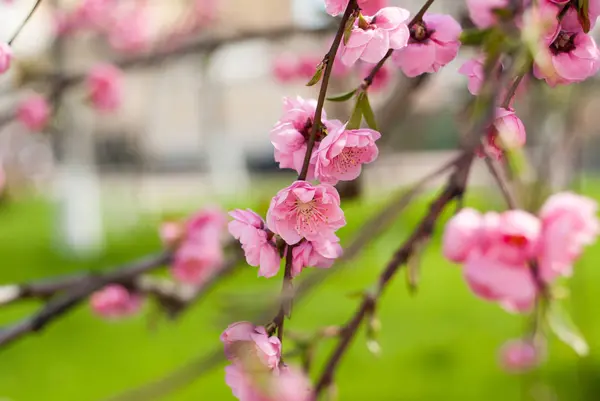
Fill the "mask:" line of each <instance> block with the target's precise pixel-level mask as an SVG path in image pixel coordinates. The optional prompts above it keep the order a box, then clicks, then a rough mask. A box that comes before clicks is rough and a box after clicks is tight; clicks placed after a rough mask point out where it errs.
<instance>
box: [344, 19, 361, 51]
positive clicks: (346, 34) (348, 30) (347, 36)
mask: <svg viewBox="0 0 600 401" xmlns="http://www.w3.org/2000/svg"><path fill="white" fill-rule="evenodd" d="M357 17H358V11H354V12H353V13H352V15H350V18H348V21H347V22H346V25H345V26H344V45H347V44H348V41H349V40H350V35H352V28H354V21H356V18H357Z"/></svg>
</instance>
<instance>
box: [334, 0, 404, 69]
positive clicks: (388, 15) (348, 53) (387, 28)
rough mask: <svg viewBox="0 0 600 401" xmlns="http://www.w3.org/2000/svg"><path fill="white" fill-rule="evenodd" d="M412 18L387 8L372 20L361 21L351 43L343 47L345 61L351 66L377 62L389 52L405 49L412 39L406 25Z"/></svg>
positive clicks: (361, 19)
mask: <svg viewBox="0 0 600 401" xmlns="http://www.w3.org/2000/svg"><path fill="white" fill-rule="evenodd" d="M409 16H410V13H409V12H408V10H405V9H403V8H400V7H385V8H382V9H381V10H379V11H378V12H377V13H376V14H375V15H373V16H372V17H370V16H365V17H362V18H358V19H357V21H356V23H355V26H354V28H353V29H352V34H351V36H350V39H349V40H348V43H346V45H344V44H342V52H341V60H342V62H343V63H344V64H346V65H348V66H350V65H353V64H354V63H355V62H356V61H357V60H359V59H361V60H363V61H365V62H367V63H377V62H379V60H381V59H382V58H383V56H385V54H386V53H387V51H388V50H389V49H396V50H397V49H401V48H403V47H405V46H406V45H407V44H408V39H409V37H410V32H409V30H408V27H407V26H406V21H407V20H408V18H409Z"/></svg>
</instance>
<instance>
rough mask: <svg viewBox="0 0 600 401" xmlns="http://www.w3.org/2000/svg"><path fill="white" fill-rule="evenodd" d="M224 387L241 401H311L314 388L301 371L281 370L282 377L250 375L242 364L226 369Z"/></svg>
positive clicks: (251, 373)
mask: <svg viewBox="0 0 600 401" xmlns="http://www.w3.org/2000/svg"><path fill="white" fill-rule="evenodd" d="M225 383H227V385H228V386H229V387H230V388H231V392H232V393H233V395H234V396H235V397H236V398H237V399H239V400H240V401H310V400H311V399H312V386H311V383H310V381H309V380H308V378H307V377H306V376H305V375H304V374H303V373H302V372H300V371H298V370H296V369H291V368H289V367H287V366H282V367H281V370H280V373H279V374H272V373H269V372H264V371H258V372H257V371H248V370H247V369H244V367H243V366H242V365H240V364H232V365H229V366H226V367H225Z"/></svg>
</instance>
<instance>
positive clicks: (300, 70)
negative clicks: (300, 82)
mask: <svg viewBox="0 0 600 401" xmlns="http://www.w3.org/2000/svg"><path fill="white" fill-rule="evenodd" d="M321 60H322V58H321V57H320V56H317V55H313V54H304V55H301V56H300V57H299V58H298V64H297V66H296V74H297V76H298V77H300V78H301V79H306V80H309V79H311V78H312V77H313V75H315V72H316V71H317V66H318V65H319V63H321Z"/></svg>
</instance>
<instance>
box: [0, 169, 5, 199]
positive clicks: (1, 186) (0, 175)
mask: <svg viewBox="0 0 600 401" xmlns="http://www.w3.org/2000/svg"><path fill="white" fill-rule="evenodd" d="M5 190H6V172H5V171H4V167H2V164H1V163H0V197H2V195H3V194H4V191H5Z"/></svg>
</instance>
